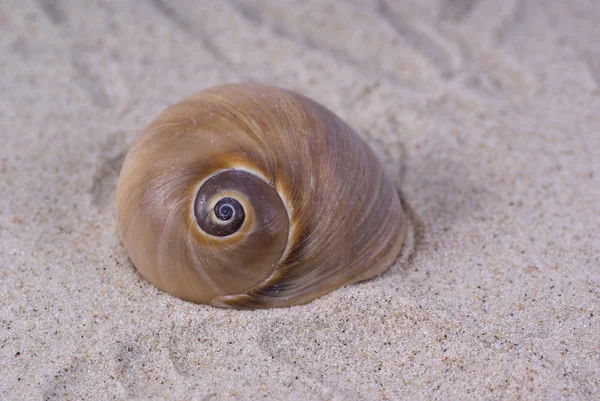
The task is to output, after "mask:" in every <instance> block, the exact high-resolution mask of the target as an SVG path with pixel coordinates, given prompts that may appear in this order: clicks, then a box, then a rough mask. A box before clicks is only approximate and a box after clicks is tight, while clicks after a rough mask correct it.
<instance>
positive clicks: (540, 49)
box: [0, 0, 600, 400]
mask: <svg viewBox="0 0 600 401" xmlns="http://www.w3.org/2000/svg"><path fill="white" fill-rule="evenodd" d="M300 3H302V5H299V4H300ZM598 21H600V2H598V1H594V0H588V1H585V0H576V1H561V0H554V1H551V0H548V1H519V0H513V1H502V2H500V1H493V0H488V1H483V0H480V1H477V0H455V1H441V0H440V1H438V0H427V1H423V0H414V1H399V0H398V1H396V0H387V1H385V0H382V1H375V0H372V1H371V0H363V1H359V0H356V1H351V0H346V1H334V0H328V1H322V0H318V1H317V0H314V1H309V2H296V1H291V0H290V1H279V0H271V1H258V2H255V1H249V0H248V1H233V0H229V1H216V0H215V1H204V0H203V1H192V0H188V1H177V2H166V0H165V1H158V0H157V1H141V0H140V1H128V2H123V1H86V2H80V1H76V0H72V1H40V2H34V1H19V2H18V1H16V0H15V1H11V0H0V49H1V50H0V139H1V148H0V399H2V400H80V399H85V400H88V399H93V400H95V399H98V400H109V399H110V400H112V399H117V400H119V399H128V400H142V399H144V400H147V399H157V400H158V399H160V400H163V399H165V400H219V399H232V400H233V399H235V400H244V399H263V398H267V399H290V400H368V399H382V400H385V399H390V400H403V399H405V400H421V399H540V400H542V399H543V400H548V399H553V400H555V399H562V398H565V399H567V398H568V399H592V398H594V397H595V398H596V399H599V398H598V397H600V395H599V394H600V235H599V233H600V157H599V155H600V25H599V24H598ZM244 80H257V81H263V82H268V83H273V84H277V85H281V86H284V87H287V88H291V89H294V90H298V91H301V92H302V93H304V94H307V95H309V96H311V97H313V98H315V99H316V100H318V101H320V102H322V103H324V104H325V105H327V106H328V107H329V108H331V109H332V110H333V111H335V112H336V113H338V114H339V115H340V116H341V117H343V118H344V119H346V120H347V121H348V122H349V123H350V124H351V125H353V126H354V127H356V128H357V129H359V130H361V131H362V132H364V133H365V134H366V136H367V137H368V138H369V143H371V145H372V146H373V147H375V148H376V149H378V150H379V151H381V152H382V154H384V156H383V157H384V158H385V160H386V164H387V167H388V169H389V170H390V172H391V173H392V174H394V179H395V180H396V182H397V183H399V184H400V185H401V187H402V191H403V193H404V195H405V198H406V202H407V203H408V205H410V208H411V210H412V211H413V212H412V221H413V223H414V227H415V236H414V240H415V241H414V246H413V247H412V248H413V252H412V255H411V256H410V257H405V258H404V259H403V260H401V261H399V263H397V264H396V265H395V266H394V267H392V268H391V269H390V270H389V272H387V273H386V274H384V275H383V276H381V277H379V278H377V279H374V280H371V281H369V282H366V283H363V284H359V285H354V286H350V287H347V288H343V289H340V290H338V291H335V292H334V293H332V294H330V295H328V296H325V297H323V298H321V299H319V300H317V301H315V302H313V303H311V304H309V305H306V306H302V307H295V308H291V309H284V310H269V311H257V312H244V311H241V312H240V311H232V310H218V309H213V308H210V307H206V306H198V305H194V304H190V303H185V302H182V301H179V300H178V299H175V298H173V297H171V296H169V295H166V294H163V293H160V292H158V291H157V290H156V289H155V288H154V287H152V286H151V285H150V284H149V283H147V282H146V281H144V280H143V279H141V277H140V276H139V275H138V274H137V273H136V271H135V270H134V268H133V267H132V265H131V263H130V262H129V261H128V259H127V256H126V254H125V252H124V249H123V248H122V246H121V245H120V242H119V239H118V236H117V227H116V223H115V218H114V206H113V198H114V192H115V184H116V178H117V174H118V171H119V169H120V164H121V162H122V159H123V157H124V155H125V152H126V151H127V149H128V146H129V145H130V144H131V142H132V141H133V139H134V136H135V134H136V133H137V132H138V131H139V130H140V129H141V128H143V127H144V126H145V125H146V124H147V123H148V122H149V121H150V120H151V119H152V118H153V117H154V116H155V115H156V114H157V113H158V112H159V111H161V110H162V109H163V108H165V107H166V106H167V105H169V104H171V103H173V102H176V101H177V100H179V99H180V98H182V97H183V96H186V95H188V94H190V93H191V92H194V91H196V90H200V89H202V88H205V87H208V86H211V85H214V84H218V83H224V82H230V81H244Z"/></svg>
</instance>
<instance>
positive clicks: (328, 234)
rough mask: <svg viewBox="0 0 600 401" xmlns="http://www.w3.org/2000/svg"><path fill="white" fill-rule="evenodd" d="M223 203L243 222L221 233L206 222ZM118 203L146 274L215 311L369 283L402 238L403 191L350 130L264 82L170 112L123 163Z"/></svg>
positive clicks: (214, 91)
mask: <svg viewBox="0 0 600 401" xmlns="http://www.w3.org/2000/svg"><path fill="white" fill-rule="evenodd" d="M224 197H230V198H234V199H235V200H237V201H238V202H239V204H240V205H241V206H242V207H243V212H245V219H244V220H243V224H242V225H241V227H240V228H239V229H238V230H237V231H235V232H233V233H231V234H230V235H225V236H223V235H221V236H218V235H213V234H211V233H214V232H221V231H218V230H217V231H214V232H213V231H211V233H209V232H207V231H205V230H204V229H203V228H201V226H200V224H208V225H209V226H210V227H212V226H214V224H217V225H218V224H220V223H222V222H221V221H220V220H219V219H215V217H214V213H216V208H215V204H216V202H217V201H219V200H220V199H223V198H224ZM116 208H117V219H118V223H119V231H120V234H121V238H122V241H123V244H124V245H125V248H126V249H127V252H128V253H129V256H130V258H131V260H132V261H133V263H134V265H135V266H136V267H137V269H138V270H139V271H140V273H141V274H142V275H143V276H144V277H146V278H147V279H148V280H149V281H150V282H152V283H153V284H154V285H155V286H157V287H158V288H160V289H161V290H164V291H166V292H168V293H170V294H172V295H174V296H176V297H179V298H182V299H185V300H188V301H192V302H197V303H203V304H210V305H213V306H220V307H234V308H247V309H254V308H268V307H283V306H291V305H298V304H303V303H306V302H309V301H311V300H313V299H315V298H317V297H319V296H321V295H323V294H326V293H328V292H330V291H332V290H334V289H336V288H338V287H341V286H343V285H346V284H351V283H355V282H358V281H361V280H365V279H368V278H370V277H373V276H375V275H377V274H379V273H381V272H383V271H384V270H386V269H387V268H388V267H389V266H390V265H391V264H392V263H393V262H394V260H395V259H396V258H397V256H398V254H399V253H400V250H401V248H402V244H403V241H404V232H405V221H404V213H403V211H402V206H401V204H400V200H399V198H398V194H397V191H396V189H395V188H394V186H393V185H392V183H391V181H390V180H389V179H388V178H387V177H386V175H385V173H384V170H383V168H382V166H381V165H380V162H379V160H378V159H377V158H376V157H375V156H374V154H373V152H372V151H371V149H370V148H369V147H368V145H367V144H366V143H365V142H364V141H363V140H362V139H361V138H360V137H359V136H358V135H357V134H356V133H355V132H354V131H353V130H352V129H351V128H350V127H349V126H348V125H346V124H345V123H344V122H343V121H342V120H340V119H339V118H338V117H337V116H336V115H334V114H333V113H332V112H331V111H329V110H327V109H326V108H325V107H323V106H321V105H320V104H318V103H316V102H314V101H312V100H310V99H308V98H306V97H304V96H302V95H299V94H297V93H294V92H290V91H287V90H284V89H280V88H276V87H272V86H264V85H256V84H229V85H222V86H217V87H214V88H210V89H207V90H204V91H201V92H198V93H196V94H194V95H192V96H190V97H188V98H186V99H184V100H182V101H181V102H179V103H177V104H175V105H173V106H171V107H169V108H168V109H166V110H165V111H164V112H162V113H161V114H160V115H159V116H158V117H157V118H156V119H155V120H154V121H153V122H152V123H151V124H150V125H149V126H148V127H147V128H146V129H145V130H144V131H143V132H142V133H141V134H140V135H139V137H138V138H137V140H136V141H135V143H134V144H133V145H132V147H131V150H130V151H129V153H128V154H127V157H126V159H125V162H124V164H123V168H122V170H121V174H120V177H119V183H118V188H117V202H116ZM240 215H241V212H240ZM202 222H204V223H202ZM227 224H229V223H227ZM211 225H212V226H211ZM207 227H208V226H207ZM227 227H230V226H227ZM205 228H206V227H205ZM206 229H207V230H208V228H206ZM217 229H219V227H217Z"/></svg>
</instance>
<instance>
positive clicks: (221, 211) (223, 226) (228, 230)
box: [195, 197, 246, 237]
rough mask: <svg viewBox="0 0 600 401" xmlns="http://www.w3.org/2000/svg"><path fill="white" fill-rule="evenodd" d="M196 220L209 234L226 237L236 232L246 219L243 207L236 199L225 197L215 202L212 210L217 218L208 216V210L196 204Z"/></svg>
mask: <svg viewBox="0 0 600 401" xmlns="http://www.w3.org/2000/svg"><path fill="white" fill-rule="evenodd" d="M196 206H197V207H196V208H195V212H196V213H195V214H196V221H197V222H198V225H199V226H200V228H202V230H204V231H206V232H207V233H208V234H210V235H214V236H217V237H226V236H228V235H231V234H234V233H235V232H237V231H238V230H239V229H240V228H241V227H242V225H243V224H244V220H245V219H246V213H245V211H244V208H243V206H242V204H241V203H240V202H238V201H237V199H234V198H230V197H226V198H223V199H221V200H219V201H218V202H217V204H216V205H215V207H214V208H213V210H212V211H213V212H214V214H215V217H216V218H217V219H211V218H210V210H206V209H204V208H203V207H201V205H196Z"/></svg>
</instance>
